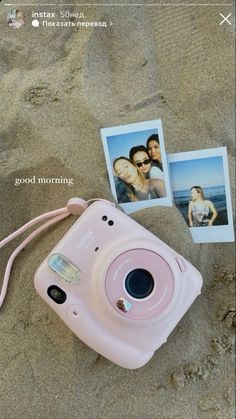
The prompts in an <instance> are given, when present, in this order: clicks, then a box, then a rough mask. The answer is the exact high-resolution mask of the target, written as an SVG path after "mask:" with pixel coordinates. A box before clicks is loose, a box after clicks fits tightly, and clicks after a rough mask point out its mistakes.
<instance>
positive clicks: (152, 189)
mask: <svg viewBox="0 0 236 419" xmlns="http://www.w3.org/2000/svg"><path fill="white" fill-rule="evenodd" d="M113 168H114V171H115V174H116V176H117V177H118V178H119V179H120V180H121V181H122V183H123V184H124V185H125V187H126V190H127V195H128V199H129V201H131V202H134V201H143V200H147V199H156V198H162V197H164V196H166V190H165V184H164V182H163V180H161V179H146V178H145V176H144V175H143V174H142V173H140V172H139V171H138V169H137V167H136V166H135V164H134V163H133V162H132V161H131V160H130V159H128V158H127V157H123V156H121V157H118V158H117V159H115V160H114V162H113ZM118 202H120V200H119V197H118Z"/></svg>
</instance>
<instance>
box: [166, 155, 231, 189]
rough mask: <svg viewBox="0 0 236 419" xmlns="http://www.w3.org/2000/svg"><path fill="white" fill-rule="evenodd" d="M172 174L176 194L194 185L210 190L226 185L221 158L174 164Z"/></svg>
mask: <svg viewBox="0 0 236 419" xmlns="http://www.w3.org/2000/svg"><path fill="white" fill-rule="evenodd" d="M170 173H171V178H172V187H173V191H174V192H175V191H181V190H186V189H190V188H191V187H192V186H194V185H198V186H201V187H202V188H208V187H213V186H221V185H224V184H225V181H224V170H223V159H222V157H221V156H218V157H206V158H201V159H194V160H183V161H177V162H173V163H170Z"/></svg>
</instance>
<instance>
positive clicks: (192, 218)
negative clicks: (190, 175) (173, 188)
mask: <svg viewBox="0 0 236 419" xmlns="http://www.w3.org/2000/svg"><path fill="white" fill-rule="evenodd" d="M191 197H192V199H191V201H190V202H189V206H188V219H189V226H190V227H209V226H212V225H213V222H214V220H215V219H216V217H217V211H216V209H215V207H214V204H213V203H212V202H211V201H209V200H207V199H205V196H204V192H203V189H202V188H201V186H193V187H192V188H191ZM210 212H211V213H212V216H211V218H208V216H209V213H210Z"/></svg>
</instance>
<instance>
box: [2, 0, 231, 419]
mask: <svg viewBox="0 0 236 419" xmlns="http://www.w3.org/2000/svg"><path fill="white" fill-rule="evenodd" d="M71 3H73V1H72V2H71ZM74 3H76V2H74ZM189 3H190V2H189ZM6 9H7V11H8V8H6V7H4V5H3V4H2V3H1V5H0V13H1V18H0V23H1V31H2V32H1V38H0V56H1V61H0V89H1V90H0V91H1V101H0V119H1V128H0V176H1V200H0V214H1V231H0V235H1V238H4V237H5V236H6V235H8V234H10V233H11V232H12V231H14V230H16V229H17V228H18V227H19V226H21V225H23V224H24V223H26V222H27V221H28V220H30V219H31V218H33V217H36V216H37V215H39V214H42V213H43V212H46V211H49V210H52V209H56V208H60V207H63V206H65V205H66V202H67V200H68V199H69V198H71V197H73V196H80V197H83V198H84V199H90V198H95V197H101V198H105V199H111V200H112V199H113V198H112V195H111V192H110V187H109V181H108V175H107V169H106V164H105V158H104V153H103V148H102V143H101V138H100V129H101V128H102V127H109V126H115V125H122V124H129V123H133V122H140V121H145V120H152V119H157V118H161V119H162V123H163V130H164V138H165V146H166V151H167V153H175V152H181V151H191V150H197V149H204V148H212V147H220V146H227V149H228V158H229V170H230V179H231V188H232V189H233V187H232V186H233V182H234V142H233V139H234V115H233V103H234V88H233V86H234V65H233V62H234V39H233V30H232V27H230V26H229V25H226V24H224V25H222V26H220V25H219V22H220V20H221V19H220V15H219V13H220V12H222V13H224V14H225V15H227V14H228V13H229V12H230V11H231V9H230V7H227V6H225V7H223V6H222V7H221V8H217V7H215V8H212V7H176V8H173V7H171V6H169V7H162V8H161V7H156V8H154V7H138V6H136V7H132V8H131V7H125V6H123V7H116V8H115V7H111V6H101V7H95V6H93V7H83V8H79V11H83V12H84V14H85V16H86V19H87V20H89V21H90V20H97V21H107V22H109V21H112V22H113V25H111V26H110V27H109V28H89V29H85V28H79V29H77V28H64V29H63V30H62V29H60V28H42V27H40V28H32V27H31V24H30V21H31V10H32V8H30V7H28V8H27V7H24V12H25V16H26V24H25V26H24V27H23V28H21V29H19V30H14V29H10V28H8V27H7V25H6V23H5V19H6V13H7V12H6ZM59 9H60V7H59V6H58V7H57V8H56V10H59ZM67 9H69V10H71V11H73V10H78V7H70V8H68V7H67ZM33 10H35V11H41V10H42V8H39V7H37V6H35V7H34V8H33ZM54 10H55V8H54V9H53V8H52V11H54ZM33 176H36V177H61V176H62V177H63V178H73V180H74V183H73V186H68V185H66V184H59V185H39V184H28V185H21V186H15V179H16V178H27V177H29V178H32V177H33ZM233 202H234V200H233ZM132 218H133V219H134V220H136V221H138V222H139V223H140V224H141V225H143V226H144V227H146V228H147V229H149V230H150V231H151V232H153V233H154V234H156V235H157V236H158V237H159V238H160V239H161V240H163V241H164V242H166V243H168V244H169V245H170V246H172V247H173V248H174V249H175V250H176V251H178V252H179V253H181V254H183V255H184V256H185V257H186V258H187V259H188V260H189V261H190V262H192V263H193V264H194V265H195V266H196V268H197V269H199V271H200V272H201V273H202V276H203V279H204V286H203V290H202V295H201V296H199V297H198V298H197V299H196V301H195V302H194V304H193V305H192V307H191V308H190V310H189V311H188V312H187V313H186V315H185V316H184V318H183V319H182V320H181V321H180V323H179V324H178V326H177V327H176V328H175V330H174V331H173V332H172V334H171V335H170V337H169V339H168V341H167V343H166V344H165V345H163V346H162V347H161V348H160V349H159V350H158V351H157V352H156V353H155V354H154V356H153V358H152V359H151V361H150V362H149V363H148V364H147V365H146V366H144V367H143V368H141V369H138V370H133V371H131V370H125V369H122V368H120V367H118V366H116V365H114V364H113V363H111V362H110V361H108V360H106V359H104V358H103V357H102V356H100V355H98V354H97V353H96V352H94V351H93V350H92V349H90V348H88V347H87V346H86V345H85V344H83V343H82V342H81V341H80V340H79V339H78V338H76V337H75V336H74V335H73V334H72V332H71V331H70V330H69V329H68V328H67V327H66V326H65V325H64V323H63V322H62V321H61V320H60V319H59V318H58V317H57V316H56V314H55V313H54V312H53V311H52V310H51V309H50V308H49V306H47V305H46V304H45V303H44V302H43V301H42V300H41V298H40V297H39V296H38V295H37V294H36V292H35V290H34V286H33V276H34V273H35V271H36V269H37V267H38V266H39V264H40V263H41V261H43V260H44V258H45V257H46V256H47V254H48V253H49V252H50V250H51V249H52V247H53V246H54V245H55V244H56V243H57V241H58V240H59V238H60V237H62V235H63V234H64V233H65V232H66V231H67V229H68V228H69V226H70V225H71V223H72V219H68V220H66V221H64V222H62V223H60V224H59V225H57V226H55V227H53V228H51V229H50V230H49V231H47V232H45V233H44V234H42V235H41V236H40V237H39V238H38V239H36V240H35V241H34V242H33V243H32V244H31V245H30V246H28V247H27V248H26V249H25V250H24V251H23V252H22V253H21V254H20V255H19V256H18V258H17V260H16V261H15V263H14V267H13V270H12V273H11V278H10V285H9V290H8V294H7V298H6V301H5V303H4V305H3V307H2V309H1V311H0V417H1V418H2V419H31V418H32V419H49V418H50V419H68V418H71V419H72V418H80V419H84V418H88V419H93V418H94V419H106V418H107V419H113V418H117V419H123V418H128V419H133V418H135V419H149V418H150V419H154V418H158V419H183V418H184V419H193V418H194V419H195V418H201V419H222V418H224V419H232V418H233V417H234V330H235V305H234V281H235V275H234V244H232V243H224V244H220V243H218V244H194V243H193V242H192V240H191V236H190V232H189V230H188V228H187V226H186V223H185V221H184V219H183V218H182V216H181V214H180V212H179V211H178V209H177V208H175V207H172V208H167V207H156V208H149V209H145V210H142V211H139V212H137V213H134V214H132ZM19 242H20V240H18V239H17V240H15V242H13V243H11V244H9V245H8V246H7V247H4V248H3V249H2V250H1V256H0V260H1V275H2V276H3V272H4V269H5V266H6V263H7V260H8V257H9V254H10V253H11V251H13V249H14V248H15V247H16V245H17V244H18V243H19Z"/></svg>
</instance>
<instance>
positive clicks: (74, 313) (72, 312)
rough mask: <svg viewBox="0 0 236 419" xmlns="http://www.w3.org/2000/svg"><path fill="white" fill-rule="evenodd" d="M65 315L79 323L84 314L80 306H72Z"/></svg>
mask: <svg viewBox="0 0 236 419" xmlns="http://www.w3.org/2000/svg"><path fill="white" fill-rule="evenodd" d="M67 315H68V316H69V318H70V319H71V318H72V319H73V320H76V321H78V322H80V321H81V320H82V319H83V318H84V315H85V312H84V309H83V308H82V307H81V306H79V305H77V304H74V305H72V306H70V307H69V308H68V310H67Z"/></svg>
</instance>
